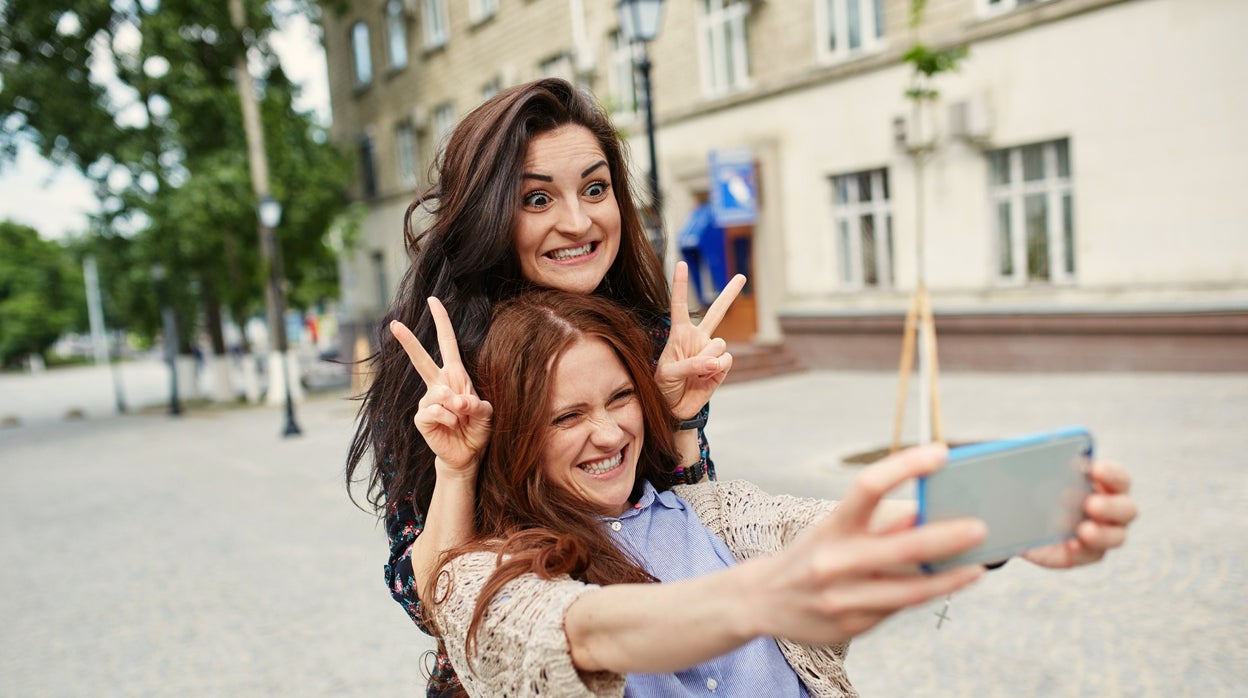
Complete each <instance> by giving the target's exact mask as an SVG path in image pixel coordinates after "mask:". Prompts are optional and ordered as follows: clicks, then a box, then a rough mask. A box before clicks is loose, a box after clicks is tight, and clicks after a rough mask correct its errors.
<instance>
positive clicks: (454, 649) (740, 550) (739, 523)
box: [430, 480, 858, 698]
mask: <svg viewBox="0 0 1248 698" xmlns="http://www.w3.org/2000/svg"><path fill="white" fill-rule="evenodd" d="M674 491H675V492H676V494H678V495H679V496H680V497H681V498H682V499H684V500H685V501H686V502H688V503H689V505H690V506H691V507H692V508H693V511H694V512H695V513H697V515H698V518H699V519H701V521H702V523H703V524H704V525H706V527H707V528H709V529H710V530H711V531H712V532H714V533H715V535H717V536H719V537H720V538H721V539H722V540H723V541H724V542H725V543H727V544H728V548H729V549H730V550H732V553H733V555H735V556H736V557H737V559H738V560H748V559H750V558H754V557H759V556H763V555H770V554H772V553H775V552H778V551H780V550H781V549H783V548H784V547H785V546H786V545H788V544H789V543H790V542H791V541H792V540H793V538H794V536H796V535H797V533H798V532H800V531H801V530H802V529H804V528H805V527H806V526H808V525H809V524H810V523H812V522H813V521H814V520H815V519H817V518H818V517H820V516H821V515H823V514H824V513H826V512H828V511H830V510H831V509H832V508H833V507H834V506H835V503H833V502H827V501H823V500H817V499H800V498H797V497H789V496H778V497H777V496H772V495H769V494H767V493H765V492H763V491H762V490H760V489H758V488H757V487H755V486H754V485H752V484H750V483H748V482H744V481H740V480H737V481H731V482H702V483H699V484H696V485H680V486H678V487H676V488H674ZM494 561H495V555H494V554H493V553H488V552H481V553H470V554H468V555H462V556H460V557H458V558H456V559H455V560H453V561H452V562H451V563H450V564H449V565H448V566H447V568H446V569H444V570H442V572H441V573H440V574H439V575H438V580H437V585H436V589H435V593H434V598H433V602H434V603H433V604H430V607H431V609H432V610H433V615H434V621H435V622H436V624H437V625H436V627H438V628H439V629H440V630H441V634H442V637H443V640H444V641H445V642H446V649H447V653H448V654H449V655H450V658H451V663H452V664H453V665H454V666H455V671H456V673H458V675H459V678H460V681H462V682H463V685H464V688H465V689H466V690H467V691H468V694H469V695H471V696H490V697H494V696H509V697H510V698H521V697H527V696H543V697H545V698H559V697H561V696H594V697H602V698H606V697H608V696H623V695H624V681H625V676H624V674H615V673H610V672H601V673H596V674H582V673H580V672H578V671H577V670H576V668H575V667H573V666H572V658H571V654H570V653H569V650H568V644H567V636H566V635H565V634H564V632H563V616H564V613H565V612H566V610H567V608H568V606H569V605H571V603H572V602H573V601H575V600H576V599H577V597H579V596H580V595H581V594H584V593H585V592H587V591H590V590H592V589H595V588H597V587H596V585H592V584H584V583H582V582H578V581H575V580H573V579H571V578H569V577H567V576H563V577H558V578H556V579H554V580H552V581H545V580H542V579H541V578H540V577H538V576H537V575H534V574H526V575H522V576H520V577H518V578H516V579H514V580H512V581H511V582H509V583H508V584H507V585H506V586H505V587H504V588H503V590H502V591H501V592H500V593H499V594H498V596H497V597H496V598H495V600H494V601H493V603H492V604H491V606H490V608H489V610H488V611H487V612H486V615H485V617H484V619H483V620H482V623H481V627H480V628H479V629H478V632H477V643H476V646H475V651H474V652H473V656H472V660H471V662H470V661H469V659H468V656H467V652H466V648H465V640H466V637H467V634H468V624H469V623H470V622H471V620H472V611H473V608H474V606H475V604H476V600H477V596H478V594H479V593H480V591H481V587H482V586H484V584H485V581H486V580H487V579H488V578H489V576H490V574H491V573H492V572H493V571H494ZM777 644H778V645H779V646H780V650H781V652H783V654H784V657H785V659H787V660H788V662H789V664H790V665H791V666H792V667H793V670H794V671H796V672H797V675H798V677H800V678H801V680H802V683H803V684H805V685H806V689H807V691H809V693H810V695H811V696H812V697H823V696H827V697H829V698H832V697H835V698H842V697H848V696H857V695H858V694H857V692H856V691H854V689H853V687H852V686H851V685H850V683H849V677H848V676H846V674H845V665H844V661H845V653H846V651H847V650H848V644H838V645H831V646H826V647H811V646H805V645H799V644H796V643H793V642H789V641H787V640H778V641H777Z"/></svg>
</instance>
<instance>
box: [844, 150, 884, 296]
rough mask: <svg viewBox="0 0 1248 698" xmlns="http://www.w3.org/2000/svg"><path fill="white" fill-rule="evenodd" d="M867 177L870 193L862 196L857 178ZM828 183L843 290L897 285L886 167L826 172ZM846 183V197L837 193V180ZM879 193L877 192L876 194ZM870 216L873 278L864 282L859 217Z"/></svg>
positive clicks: (882, 289)
mask: <svg viewBox="0 0 1248 698" xmlns="http://www.w3.org/2000/svg"><path fill="white" fill-rule="evenodd" d="M864 175H865V176H867V177H869V181H870V183H871V184H870V186H871V193H872V197H871V198H870V199H867V200H866V201H863V200H862V196H861V192H860V189H859V186H858V183H859V179H860V178H861V177H863V176H864ZM827 179H828V184H829V185H830V186H831V220H832V237H833V240H832V245H833V249H835V250H836V254H837V258H838V259H837V261H838V262H839V264H837V265H836V267H837V274H838V276H839V278H840V287H841V289H843V290H846V291H867V290H870V291H890V290H893V289H895V288H896V287H897V271H896V264H895V261H896V260H895V256H896V252H895V248H894V244H895V242H894V240H893V204H892V193H893V189H892V182H891V180H890V177H889V172H888V167H878V168H874V169H868V170H857V171H854V172H842V173H839V174H834V175H829V176H828V178H827ZM841 181H844V182H845V183H846V189H847V195H846V197H845V198H846V200H845V201H841V200H840V198H839V197H838V192H839V190H840V182H841ZM877 193H878V196H877ZM866 216H870V218H871V220H872V225H873V226H874V234H875V242H874V246H875V250H874V251H873V254H874V257H873V258H874V260H875V276H876V282H875V283H873V284H871V283H867V280H866V279H867V274H866V268H865V265H864V264H863V249H862V248H863V232H862V227H861V222H862V219H863V218H864V217H866Z"/></svg>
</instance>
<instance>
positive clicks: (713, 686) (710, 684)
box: [706, 679, 719, 691]
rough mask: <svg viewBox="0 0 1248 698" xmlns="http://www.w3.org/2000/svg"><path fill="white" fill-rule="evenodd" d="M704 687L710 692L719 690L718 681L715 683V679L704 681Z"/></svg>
mask: <svg viewBox="0 0 1248 698" xmlns="http://www.w3.org/2000/svg"><path fill="white" fill-rule="evenodd" d="M706 687H707V688H708V689H710V690H712V691H714V690H715V689H717V688H719V682H718V681H716V680H715V679H707V680H706Z"/></svg>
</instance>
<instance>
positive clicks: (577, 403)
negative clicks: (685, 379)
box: [541, 339, 645, 516]
mask: <svg viewBox="0 0 1248 698" xmlns="http://www.w3.org/2000/svg"><path fill="white" fill-rule="evenodd" d="M551 379H552V382H551V385H552V389H551V391H552V394H551V400H550V406H551V412H550V415H549V416H550V419H549V424H550V426H549V427H547V435H546V443H545V445H544V446H543V447H542V456H541V468H542V474H543V475H544V476H545V478H546V479H547V480H549V481H551V482H552V483H555V484H557V485H559V486H561V487H563V488H564V489H566V490H568V491H569V492H572V493H573V494H575V495H577V496H579V497H580V498H582V499H584V500H586V501H588V502H590V503H591V504H592V505H593V506H594V508H595V510H596V511H597V512H598V513H600V514H603V515H605V516H619V515H620V514H622V513H624V511H625V510H626V509H628V506H629V501H628V498H629V495H630V494H632V491H633V483H634V481H635V479H636V474H637V459H638V457H639V456H640V454H641V447H642V444H643V442H644V440H645V426H644V420H643V419H642V411H641V404H640V403H639V402H638V398H637V394H636V392H635V390H634V388H633V382H632V380H631V379H630V378H629V375H628V372H627V371H625V369H624V365H623V364H622V363H621V362H620V360H619V357H617V356H616V355H615V352H614V351H613V350H612V349H611V348H610V347H609V346H607V345H606V343H604V342H603V341H602V340H599V339H580V340H578V341H577V342H576V343H575V344H573V345H572V346H570V347H568V349H567V351H565V352H564V353H563V356H562V357H560V359H559V362H558V363H557V364H556V365H555V367H554V370H553V371H552V373H551Z"/></svg>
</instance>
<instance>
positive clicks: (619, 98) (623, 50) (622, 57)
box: [607, 29, 637, 120]
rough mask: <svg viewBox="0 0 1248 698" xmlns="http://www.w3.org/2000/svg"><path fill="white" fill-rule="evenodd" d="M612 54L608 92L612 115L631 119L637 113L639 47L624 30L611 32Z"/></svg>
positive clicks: (608, 63)
mask: <svg viewBox="0 0 1248 698" xmlns="http://www.w3.org/2000/svg"><path fill="white" fill-rule="evenodd" d="M610 40H611V55H610V57H609V59H608V61H607V94H608V95H609V96H610V103H611V115H612V116H613V117H615V118H616V119H624V120H627V119H631V118H633V117H634V116H636V114H637V69H636V66H635V64H634V58H635V57H636V52H637V47H636V46H634V45H633V44H630V43H628V40H627V39H625V38H624V34H623V32H621V31H619V30H618V29H617V30H615V31H613V32H611V37H610Z"/></svg>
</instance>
